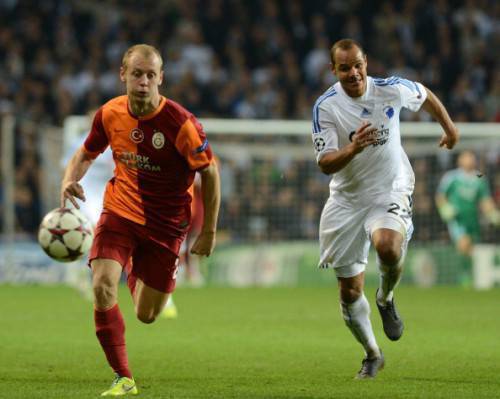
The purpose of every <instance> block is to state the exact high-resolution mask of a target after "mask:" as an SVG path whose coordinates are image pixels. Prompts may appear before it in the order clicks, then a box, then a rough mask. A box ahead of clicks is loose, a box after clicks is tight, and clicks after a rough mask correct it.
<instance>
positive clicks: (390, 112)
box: [384, 105, 394, 119]
mask: <svg viewBox="0 0 500 399" xmlns="http://www.w3.org/2000/svg"><path fill="white" fill-rule="evenodd" d="M384 114H385V115H386V116H387V117H388V118H389V119H391V118H392V117H393V116H394V108H392V107H391V106H390V105H387V106H386V107H384Z"/></svg>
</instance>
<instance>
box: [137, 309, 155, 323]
mask: <svg viewBox="0 0 500 399" xmlns="http://www.w3.org/2000/svg"><path fill="white" fill-rule="evenodd" d="M136 316H137V318H138V319H139V321H141V322H142V323H144V324H151V323H153V322H154V321H155V320H156V315H155V314H153V313H151V312H141V311H136Z"/></svg>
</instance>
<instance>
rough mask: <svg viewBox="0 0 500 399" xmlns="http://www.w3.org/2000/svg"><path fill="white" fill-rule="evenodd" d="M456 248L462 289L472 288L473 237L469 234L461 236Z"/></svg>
mask: <svg viewBox="0 0 500 399" xmlns="http://www.w3.org/2000/svg"><path fill="white" fill-rule="evenodd" d="M456 248H457V251H458V256H459V265H458V270H459V273H460V275H459V282H460V284H461V285H462V287H465V288H467V287H470V286H471V285H472V267H473V264H472V250H473V241H472V237H471V236H470V235H469V234H467V233H465V232H464V233H463V234H461V235H460V236H459V237H458V238H457V241H456Z"/></svg>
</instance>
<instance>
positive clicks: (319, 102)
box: [314, 83, 339, 109]
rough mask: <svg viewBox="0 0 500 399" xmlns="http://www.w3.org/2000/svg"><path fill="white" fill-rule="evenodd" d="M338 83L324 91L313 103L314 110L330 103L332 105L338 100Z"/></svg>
mask: <svg viewBox="0 0 500 399" xmlns="http://www.w3.org/2000/svg"><path fill="white" fill-rule="evenodd" d="M338 85H339V83H335V84H334V85H332V86H330V87H329V88H328V89H326V90H325V91H324V92H323V94H321V95H320V96H319V97H318V98H317V99H316V102H315V103H314V109H318V108H320V107H321V106H325V105H327V104H330V103H334V102H336V101H337V100H338V98H339V96H338V93H339V88H338Z"/></svg>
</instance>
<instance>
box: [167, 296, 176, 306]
mask: <svg viewBox="0 0 500 399" xmlns="http://www.w3.org/2000/svg"><path fill="white" fill-rule="evenodd" d="M170 306H175V303H174V296H173V295H172V294H170V295H169V296H168V299H167V303H166V304H165V307H166V308H168V307H170Z"/></svg>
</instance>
